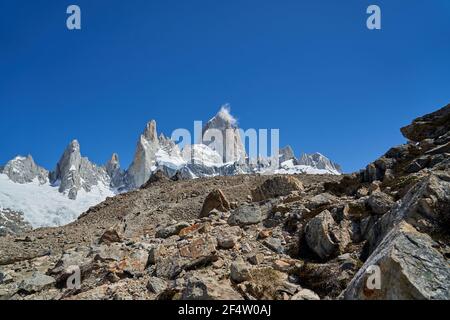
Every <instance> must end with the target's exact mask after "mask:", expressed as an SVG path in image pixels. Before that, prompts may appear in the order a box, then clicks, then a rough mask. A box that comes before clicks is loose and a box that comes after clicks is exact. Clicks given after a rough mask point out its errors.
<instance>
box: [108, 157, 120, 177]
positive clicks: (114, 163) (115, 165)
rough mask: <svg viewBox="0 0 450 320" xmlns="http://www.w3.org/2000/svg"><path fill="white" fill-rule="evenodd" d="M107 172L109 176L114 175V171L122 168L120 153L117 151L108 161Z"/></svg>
mask: <svg viewBox="0 0 450 320" xmlns="http://www.w3.org/2000/svg"><path fill="white" fill-rule="evenodd" d="M105 167H106V172H107V173H108V175H109V176H112V175H113V174H114V172H116V171H117V170H120V161H119V155H118V154H117V153H113V154H112V156H111V159H110V160H109V161H108V162H107V163H106V166H105Z"/></svg>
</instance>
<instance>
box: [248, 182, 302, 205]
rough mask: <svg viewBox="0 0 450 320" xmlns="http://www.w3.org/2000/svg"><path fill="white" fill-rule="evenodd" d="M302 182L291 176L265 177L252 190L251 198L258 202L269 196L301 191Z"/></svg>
mask: <svg viewBox="0 0 450 320" xmlns="http://www.w3.org/2000/svg"><path fill="white" fill-rule="evenodd" d="M303 190H304V188H303V184H302V183H301V182H300V181H299V180H298V179H297V178H294V177H291V176H277V177H273V178H270V179H267V180H266V181H265V182H264V183H263V184H262V185H261V186H259V187H257V188H256V189H254V190H252V200H253V201H254V202H260V201H264V200H268V199H271V198H277V197H281V196H287V195H289V194H290V193H291V192H293V191H303Z"/></svg>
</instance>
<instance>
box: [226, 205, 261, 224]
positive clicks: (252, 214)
mask: <svg viewBox="0 0 450 320" xmlns="http://www.w3.org/2000/svg"><path fill="white" fill-rule="evenodd" d="M262 220H263V215H262V212H261V208H260V207H259V206H253V205H243V206H241V207H239V208H237V209H236V210H234V211H233V212H232V213H231V216H230V218H229V219H228V223H229V224H230V225H232V226H236V225H237V226H247V225H252V224H258V223H260V222H261V221H262Z"/></svg>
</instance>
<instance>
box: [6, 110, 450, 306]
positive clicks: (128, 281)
mask: <svg viewBox="0 0 450 320" xmlns="http://www.w3.org/2000/svg"><path fill="white" fill-rule="evenodd" d="M449 117H450V105H449V106H447V107H445V108H443V109H441V110H439V111H438V112H436V113H433V114H430V115H427V116H425V117H423V118H419V119H417V120H416V121H414V122H413V123H412V124H411V125H410V126H407V127H405V128H404V129H402V132H403V133H404V134H405V137H406V138H407V139H408V140H409V142H408V143H407V144H405V145H401V146H397V147H394V148H392V149H391V150H389V151H388V152H387V153H386V154H385V155H384V156H382V157H381V158H380V159H378V160H376V161H375V162H374V163H372V164H369V165H368V166H367V168H366V169H365V170H362V171H361V172H360V173H355V174H352V175H345V176H336V175H305V174H301V175H275V176H261V175H238V176H230V177H213V178H201V179H196V180H183V179H178V178H177V177H172V178H170V177H168V176H167V175H166V174H165V173H164V171H162V170H160V171H158V172H156V173H154V174H153V175H152V176H151V177H150V179H149V181H148V182H147V183H146V184H145V186H144V187H142V188H140V189H139V190H136V191H133V192H130V193H126V194H121V195H118V196H116V197H114V198H109V199H107V200H106V201H105V202H103V203H101V204H99V205H98V206H95V207H93V208H91V209H90V210H88V211H87V212H86V213H85V214H83V215H82V216H81V217H80V218H79V219H78V220H77V221H76V222H74V223H72V224H69V225H67V226H64V227H59V228H46V229H38V230H34V231H31V232H27V233H24V234H23V235H22V236H20V237H17V236H6V237H4V238H2V239H1V241H0V298H2V299H164V300H167V299H186V300H191V299H192V300H202V299H233V300H234V299H236V300H238V299H246V300H255V299H282V300H318V299H349V300H352V299H450V267H449V257H450V236H449V235H450V233H449V231H450V219H449V217H450V167H449V165H450V150H449V144H450V130H449V129H450V128H449V125H450V118H449ZM77 272H78V273H77ZM77 274H79V275H80V283H79V286H78V285H74V284H77V282H76V281H74V282H72V280H73V279H74V278H73V277H74V276H76V275H77Z"/></svg>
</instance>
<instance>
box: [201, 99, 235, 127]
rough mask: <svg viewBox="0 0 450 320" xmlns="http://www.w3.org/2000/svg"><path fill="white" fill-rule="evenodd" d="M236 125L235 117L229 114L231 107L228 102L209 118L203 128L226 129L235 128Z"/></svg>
mask: <svg viewBox="0 0 450 320" xmlns="http://www.w3.org/2000/svg"><path fill="white" fill-rule="evenodd" d="M237 125H238V121H237V119H236V118H235V117H234V116H233V115H231V107H230V105H229V104H224V105H223V106H222V107H221V108H220V110H219V112H217V114H216V115H215V116H214V117H213V118H211V119H210V120H209V121H208V123H207V124H206V126H205V129H227V128H236V127H237Z"/></svg>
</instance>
